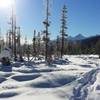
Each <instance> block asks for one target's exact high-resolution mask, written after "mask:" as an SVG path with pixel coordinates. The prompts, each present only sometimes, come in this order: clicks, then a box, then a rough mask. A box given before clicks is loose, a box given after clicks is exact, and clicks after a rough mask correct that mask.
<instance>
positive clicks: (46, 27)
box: [43, 0, 50, 61]
mask: <svg viewBox="0 0 100 100" xmlns="http://www.w3.org/2000/svg"><path fill="white" fill-rule="evenodd" d="M49 8H50V0H46V18H45V20H44V22H43V24H44V26H45V30H44V33H45V37H44V38H45V39H44V40H45V60H46V61H48V53H49V52H48V48H49V41H50V38H49V26H50V21H49V16H50V12H49Z"/></svg>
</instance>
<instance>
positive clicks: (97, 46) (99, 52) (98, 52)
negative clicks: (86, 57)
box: [95, 40, 100, 58]
mask: <svg viewBox="0 0 100 100" xmlns="http://www.w3.org/2000/svg"><path fill="white" fill-rule="evenodd" d="M95 48H96V53H97V54H99V58H100V40H98V42H97V43H96V47H95Z"/></svg>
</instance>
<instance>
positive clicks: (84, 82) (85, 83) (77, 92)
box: [70, 68, 100, 100]
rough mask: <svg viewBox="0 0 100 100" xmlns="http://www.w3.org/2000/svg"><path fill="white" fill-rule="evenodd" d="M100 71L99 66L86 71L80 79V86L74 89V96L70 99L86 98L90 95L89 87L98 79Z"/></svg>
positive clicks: (79, 99)
mask: <svg viewBox="0 0 100 100" xmlns="http://www.w3.org/2000/svg"><path fill="white" fill-rule="evenodd" d="M99 71H100V69H99V68H97V69H93V70H91V71H90V72H88V73H86V74H85V75H84V76H83V78H81V79H79V80H78V82H79V84H78V86H77V87H75V88H74V89H73V94H74V96H72V97H71V99H70V100H86V97H87V95H88V87H89V86H90V85H92V84H94V82H95V81H96V75H97V73H98V72H99Z"/></svg>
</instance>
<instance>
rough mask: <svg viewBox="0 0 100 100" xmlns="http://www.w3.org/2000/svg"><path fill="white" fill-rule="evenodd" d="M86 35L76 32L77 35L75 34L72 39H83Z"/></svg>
mask: <svg viewBox="0 0 100 100" xmlns="http://www.w3.org/2000/svg"><path fill="white" fill-rule="evenodd" d="M85 38H86V37H85V36H83V35H82V34H78V35H76V36H75V37H74V40H83V39H85Z"/></svg>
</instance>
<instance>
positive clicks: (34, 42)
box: [33, 30, 37, 57]
mask: <svg viewBox="0 0 100 100" xmlns="http://www.w3.org/2000/svg"><path fill="white" fill-rule="evenodd" d="M36 55H37V54H36V30H34V36H33V56H34V57H36Z"/></svg>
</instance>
